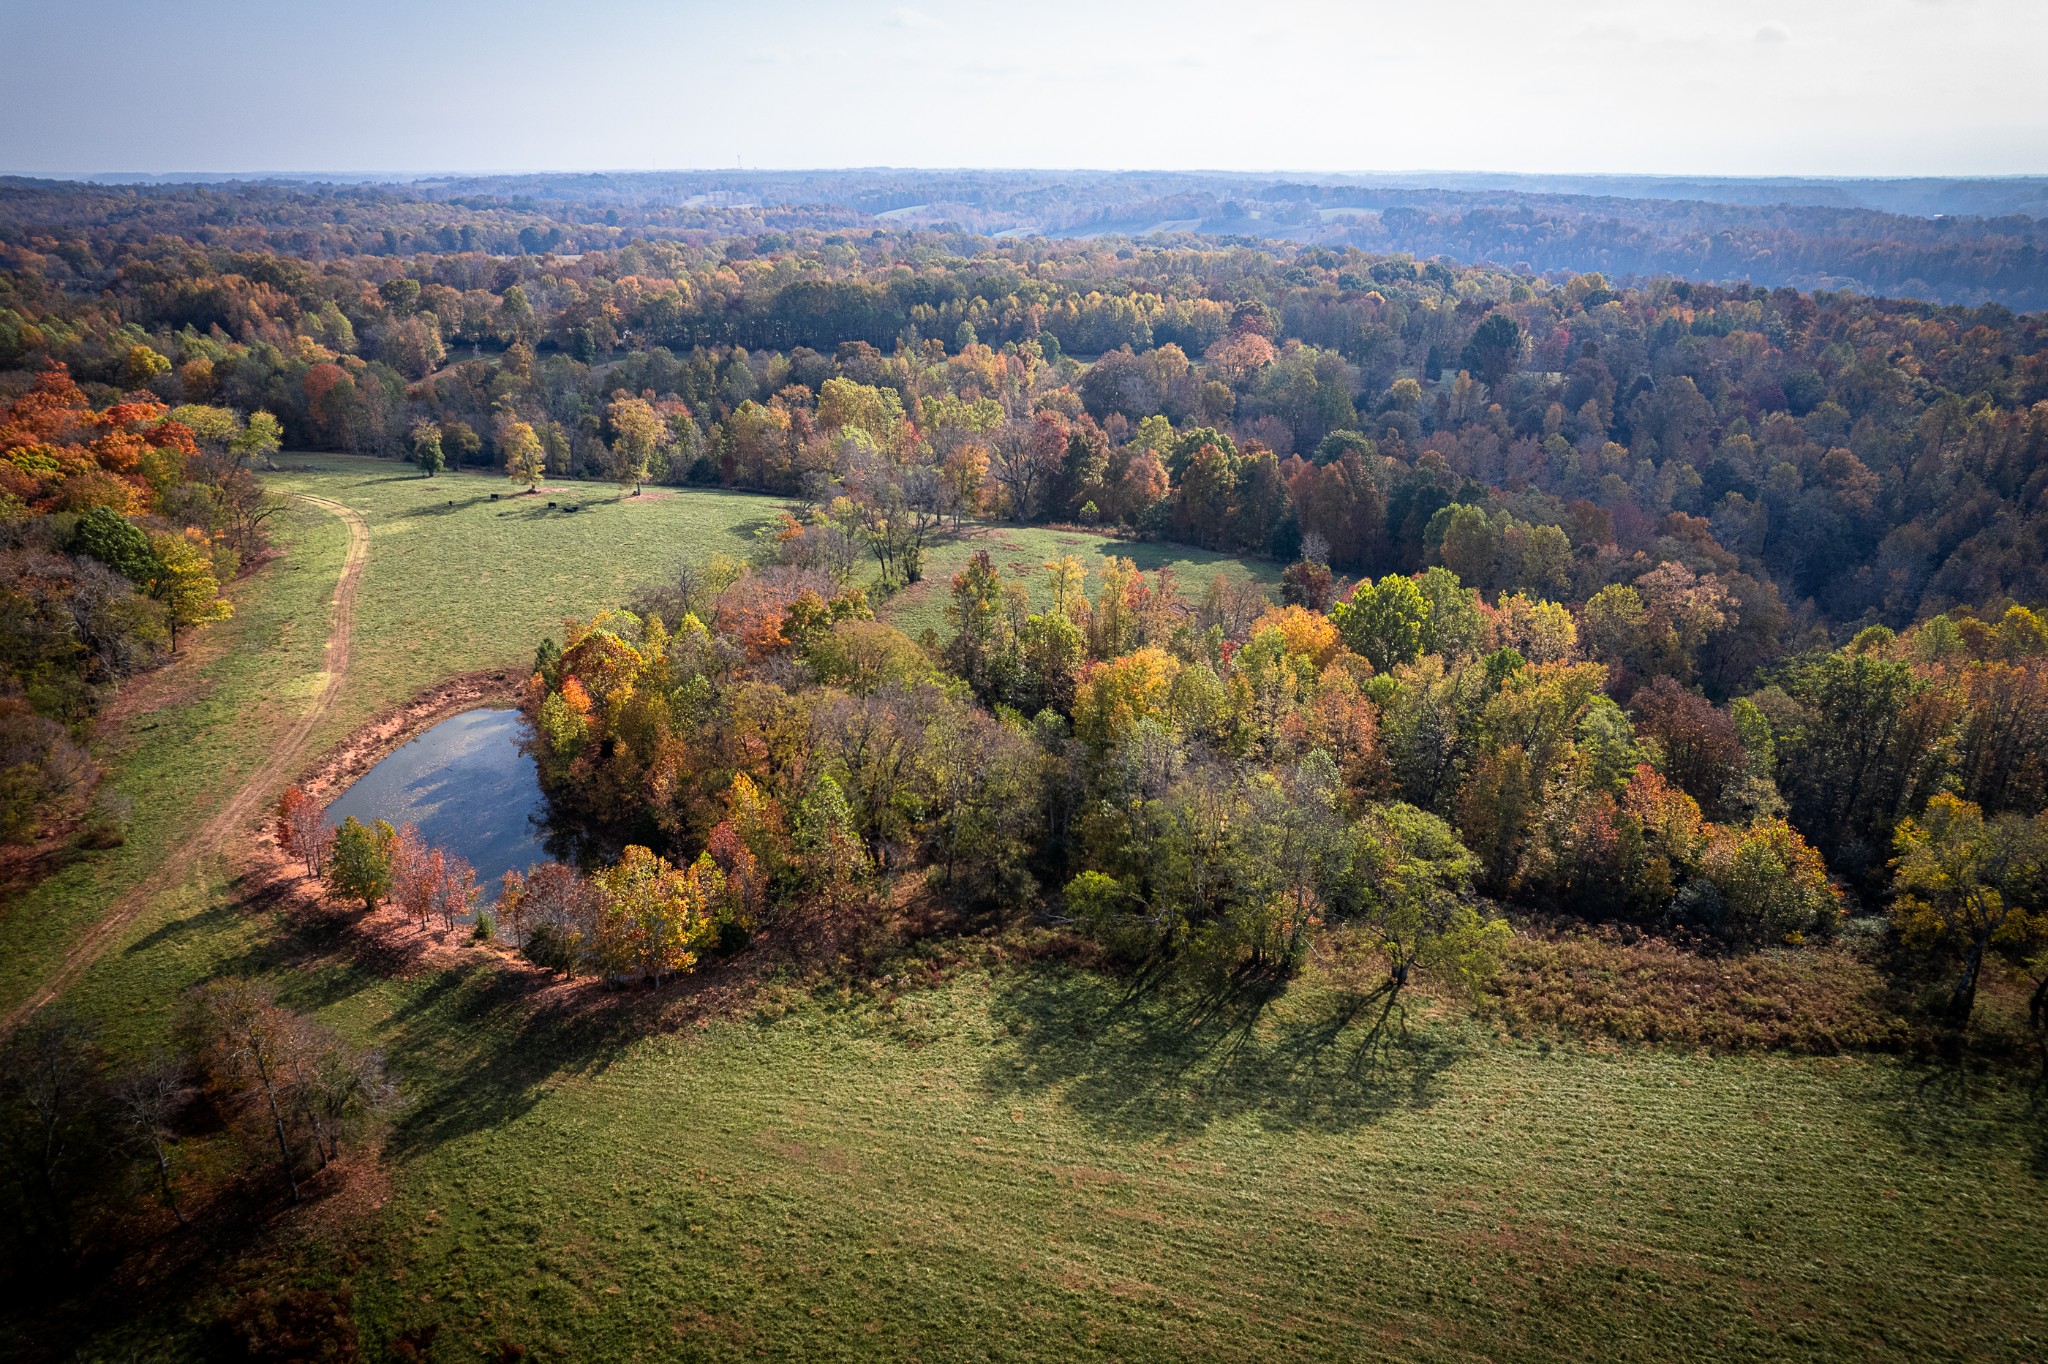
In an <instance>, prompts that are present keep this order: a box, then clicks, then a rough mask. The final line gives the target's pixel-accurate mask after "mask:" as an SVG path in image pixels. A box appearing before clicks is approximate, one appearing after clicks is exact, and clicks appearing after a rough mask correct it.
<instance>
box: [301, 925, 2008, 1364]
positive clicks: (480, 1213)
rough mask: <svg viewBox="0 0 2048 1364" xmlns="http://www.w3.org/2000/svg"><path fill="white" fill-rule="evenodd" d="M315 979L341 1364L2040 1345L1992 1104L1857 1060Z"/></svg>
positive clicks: (1005, 1001)
mask: <svg viewBox="0 0 2048 1364" xmlns="http://www.w3.org/2000/svg"><path fill="white" fill-rule="evenodd" d="M347 974H348V973H346V972H343V973H341V976H346V975H347ZM341 976H334V975H329V976H325V977H323V976H321V975H319V974H317V973H314V974H302V975H301V978H300V980H299V982H298V984H297V985H296V987H295V992H294V995H293V997H294V998H295V999H296V1001H297V1002H299V1003H300V1004H301V1005H302V1006H320V1007H325V1008H327V1009H328V1010H329V1011H330V1012H331V1013H334V1014H338V1015H340V1016H342V1017H344V1018H345V1019H346V1020H347V1022H348V1023H349V1025H350V1026H351V1027H352V1028H355V1029H359V1030H361V1032H362V1035H364V1036H365V1037H366V1038H368V1039H371V1040H375V1041H378V1042H379V1043H381V1044H382V1045H384V1046H386V1047H387V1048H388V1049H389V1051H390V1053H391V1055H392V1056H393V1057H394V1058H395V1059H396V1060H397V1062H398V1064H399V1065H400V1066H401V1068H402V1069H403V1070H404V1071H405V1073H406V1075H407V1080H408V1084H409V1085H410V1087H411V1089H412V1092H413V1094H414V1096H415V1105H414V1107H413V1108H412V1109H411V1111H410V1112H409V1113H408V1114H406V1115H405V1116H404V1117H403V1118H402V1119H401V1121H400V1122H399V1124H398V1127H397V1129H396V1131H395V1132H394V1134H393V1137H392V1141H391V1145H390V1148H389V1150H390V1155H391V1157H392V1160H393V1164H394V1167H395V1169H396V1172H397V1182H396V1184H395V1186H394V1187H393V1189H392V1191H391V1197H390V1201H389V1203H388V1204H387V1205H386V1207H385V1208H384V1210H383V1211H382V1213H381V1214H379V1216H378V1218H377V1220H376V1222H375V1224H374V1225H373V1227H372V1228H371V1229H370V1231H369V1235H368V1238H367V1245H366V1247H365V1248H364V1249H363V1250H362V1251H361V1252H360V1253H361V1254H362V1257H363V1258H362V1259H361V1261H360V1263H359V1265H358V1266H357V1267H355V1268H354V1269H352V1270H351V1271H348V1272H347V1275H346V1279H347V1282H348V1283H349V1284H350V1285H351V1287H352V1289H353V1292H354V1297H355V1308H356V1312H357V1319H358V1322H359V1325H360V1327H361V1329H362V1332H363V1334H364V1337H365V1339H366V1342H368V1343H369V1344H370V1345H371V1346H372V1347H373V1350H372V1353H373V1355H374V1354H378V1353H380V1352H381V1350H382V1349H384V1348H388V1347H389V1344H390V1342H392V1341H395V1340H400V1339H403V1340H407V1341H411V1342H423V1341H429V1340H431V1341H432V1349H431V1351H430V1357H432V1358H436V1359H471V1358H479V1357H490V1356H491V1355H492V1354H493V1353H494V1352H496V1351H498V1350H499V1349H500V1348H502V1346H503V1345H504V1344H506V1343H511V1344H516V1345H518V1346H521V1347H523V1348H524V1349H525V1350H527V1351H528V1352H529V1354H528V1356H527V1357H531V1358H577V1359H586V1358H588V1359H598V1358H602V1359H623V1358H739V1357H745V1356H755V1355H758V1354H761V1353H766V1354H767V1355H769V1356H771V1357H776V1358H802V1359H812V1358H858V1357H871V1358H908V1357H918V1358H927V1359H943V1358H994V1359H1070V1358H1127V1359H1128V1358H1188V1357H1202V1358H1225V1359H1254V1358H1275V1357H1281V1358H1328V1359H1340V1358H1341V1359H1359V1358H1384V1359H1397V1358H1399V1359H1432V1360H1433V1359H1444V1360H1451V1359H1474V1358H1490V1359H1584V1358H1604V1359H1670V1358H1681V1357H1682V1358H1696V1359H1709V1358H1711V1359H1781V1358H1821V1357H1837V1358H1894V1359H1932V1358H1957V1359H1961V1358H1971V1359H2026V1358H2038V1357H2039V1356H2040V1353H2041V1350H2042V1349H2043V1348H2044V1347H2048V1253H2044V1250H2043V1247H2042V1243H2041V1241H2040V1238H2039V1235H2038V1229H2039V1226H2040V1225H2041V1218H2042V1216H2043V1214H2044V1213H2048V1197H2044V1191H2043V1187H2042V1183H2041V1178H2040V1161H2041V1158H2042V1152H2041V1149H2040V1145H2039V1143H2040V1140H2041V1136H2040V1132H2039V1129H2038V1127H2036V1126H2030V1125H2029V1117H2028V1109H2027V1101H2026V1098H2025V1096H2024V1095H2023V1094H2021V1093H2019V1092H2017V1091H2013V1090H2008V1089H2006V1088H2003V1087H2002V1086H2001V1085H1999V1084H1996V1083H1990V1082H1985V1081H1973V1080H1970V1079H1968V1078H1967V1077H1959V1076H1956V1075H1951V1074H1944V1073H1940V1072H1932V1071H1925V1070H1919V1069H1915V1068H1912V1067H1909V1066H1907V1065H1906V1064H1904V1063H1900V1062H1897V1061H1893V1060H1890V1059H1883V1058H1853V1059H1842V1058H1788V1057H1742V1058H1733V1057H1713V1056H1708V1055H1705V1054H1692V1053H1681V1052H1673V1051H1668V1050H1652V1049H1629V1050H1623V1051H1612V1052H1608V1053H1605V1054H1599V1053H1594V1052H1589V1051H1587V1050H1585V1049H1582V1048H1576V1047H1550V1046H1536V1045H1517V1044H1509V1043H1503V1042H1501V1041H1499V1040H1498V1039H1496V1038H1493V1037H1490V1036H1487V1035H1485V1034H1483V1033H1480V1032H1477V1031H1475V1030H1473V1029H1472V1028H1471V1027H1470V1026H1469V1025H1467V1024H1463V1023H1460V1022H1458V1021H1456V1020H1455V1019H1450V1020H1432V1019H1430V1018H1427V1017H1424V1016H1421V1015H1420V1014H1418V1016H1416V1017H1415V1018H1413V1019H1412V1020H1411V1023H1412V1027H1411V1028H1410V1030H1408V1031H1406V1032H1404V1031H1402V1030H1401V1028H1400V1027H1399V1026H1398V1025H1397V1024H1395V1023H1393V1022H1391V1021H1390V1022H1389V1023H1388V1024H1387V1025H1386V1026H1384V1027H1380V1028H1378V1029H1375V1027H1374V1022H1375V1020H1376V1018H1377V1010H1376V1009H1374V1008H1365V1009H1360V1008H1358V1006H1357V1001H1356V1000H1355V999H1351V998H1349V997H1347V996H1345V995H1344V994H1342V993H1341V992H1339V991H1336V990H1334V989H1330V988H1324V987H1322V986H1320V985H1318V984H1317V982H1316V981H1314V980H1313V979H1311V980H1310V981H1308V982H1306V983H1305V984H1304V985H1302V986H1301V987H1299V988H1297V989H1296V990H1294V991H1291V992H1290V993H1289V994H1287V995H1286V996H1283V997H1282V998H1281V999H1280V1000H1279V1001H1278V1002H1277V1003H1275V1004H1273V1005H1271V1006H1270V1007H1268V1008H1266V1009H1264V1010H1254V1009H1252V1008H1251V1007H1250V1006H1248V1005H1245V1004H1241V1003H1231V1002H1228V1001H1225V1002H1220V1003H1219V1002H1218V1001H1216V1000H1214V999H1197V998H1194V997H1192V996H1187V995H1177V994H1171V993H1168V994H1151V995H1142V996H1137V997H1133V996H1131V995H1130V994H1128V992H1127V991H1126V989H1125V987H1124V986H1123V984H1122V983H1120V982H1118V981H1114V980H1111V979H1108V978H1105V977H1102V976H1099V975H1094V974H1089V973H1085V972H1080V971H1076V970H1073V969H1070V968H1066V967H1063V966H1060V965H1056V964H1043V963H1041V964H1029V965H1012V966H1001V965H998V966H995V967H992V968H987V969H984V968H979V967H975V968H969V969H964V970H960V971H958V972H956V973H954V974H953V975H951V976H950V977H948V978H946V979H945V980H944V981H943V982H942V983H939V984H937V985H935V986H931V987H928V988H915V989H908V990H905V991H903V992H902V993H900V994H898V993H895V992H894V991H893V990H890V989H887V988H884V989H881V990H878V991H862V990H839V991H821V992H817V993H807V992H796V991H791V992H789V993H787V994H786V996H785V997H783V998H782V999H780V1000H777V1001H775V1002H772V1003H770V1004H769V1005H768V1006H767V1007H765V1008H762V1009H760V1010H759V1011H757V1012H754V1013H751V1014H750V1015H748V1016H746V1017H742V1018H738V1019H732V1020H727V1021H720V1022H715V1023H712V1024H710V1025H708V1026H706V1027H703V1028H701V1029H695V1028H692V1029H686V1030H684V1031H683V1032H682V1033H681V1034H680V1035H670V1036H654V1037H638V1036H637V1033H636V1030H635V1029H634V1028H633V1027H632V1026H631V1025H630V1023H629V1022H626V1021H621V1020H616V1019H606V1018H604V1017H602V1016H597V1017H586V1018H583V1019H581V1020H578V1021H573V1022H572V1021H561V1020H557V1021H554V1022H550V1023H545V1024H537V1023H536V1022H534V1021H533V1020H531V1019H530V1018H528V1017H527V1016H526V1015H524V1014H523V1013H522V1012H521V1011H520V1010H519V1009H518V1008H517V1007H516V1006H515V1005H513V1004H512V1003H511V1002H510V1001H509V1000H508V999H507V998H506V997H505V996H504V995H503V994H502V993H500V992H499V991H497V990H495V989H494V988H493V987H492V986H491V984H490V982H489V981H488V979H486V978H485V977H484V976H482V975H469V976H459V977H443V978H440V979H437V980H433V981H423V982H418V983H414V984H411V985H408V986H404V987H394V986H391V985H389V984H385V983H376V984H367V985H363V986H361V987H358V986H356V985H353V984H351V983H349V982H347V981H346V980H344V979H342V978H341ZM323 1001H325V1002H324V1004H323ZM316 1277H318V1276H317V1274H316Z"/></svg>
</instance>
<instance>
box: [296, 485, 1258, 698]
mask: <svg viewBox="0 0 2048 1364" xmlns="http://www.w3.org/2000/svg"><path fill="white" fill-rule="evenodd" d="M283 462H284V463H285V464H286V465H288V466H292V467H293V468H294V469H296V470H302V471H303V470H313V471H316V472H289V473H283V474H278V475H274V476H272V478H271V479H270V483H271V486H272V487H274V488H276V489H278V490H279V491H281V492H309V493H315V494H318V495H319V496H321V497H328V498H332V499H334V500H335V501H338V502H341V503H344V504H346V505H348V506H350V507H353V508H355V509H356V510H358V511H360V512H362V513H363V515H364V516H365V517H366V518H367V519H368V521H369V523H370V534H371V545H370V562H369V566H368V568H367V569H366V570H365V577H364V580H363V592H362V598H361V603H360V605H359V607H358V616H357V626H356V631H357V642H356V663H355V666H356V667H357V668H359V669H360V670H361V671H360V674H359V675H358V676H356V677H353V678H351V679H350V683H349V687H348V694H347V696H345V697H344V704H343V706H342V708H341V709H342V710H343V711H344V712H347V713H348V714H350V715H353V716H354V717H355V718H356V719H360V718H361V716H362V715H363V714H365V713H368V711H369V710H374V709H375V708H376V707H377V706H379V705H384V704H389V702H390V701H391V700H393V699H396V698H398V697H401V696H404V695H406V694H409V693H410V692H412V691H415V690H418V689H419V688H421V687H423V686H425V685H426V684H427V683H429V682H431V681H433V680H434V679H435V678H437V677H440V676H443V675H445V674H448V673H455V672H464V671H467V670H469V669H473V668H485V667H493V666H497V665H500V664H506V663H525V662H526V661H528V660H529V659H530V658H531V657H532V654H533V649H534V646H535V645H536V644H538V643H539V642H540V639H541V637H542V636H543V635H548V634H553V635H556V636H559V635H560V633H561V626H562V618H563V617H564V616H570V615H578V614H582V615H588V614H590V613H591V612H594V611H597V610H599V609H601V608H603V607H605V606H610V605H615V604H617V603H618V602H620V601H622V600H624V599H625V598H626V597H629V596H631V595H632V593H633V592H634V590H635V589H637V588H639V587H642V586H645V585H647V584H650V583H655V582H659V581H662V580H664V579H667V578H669V577H670V576H672V575H673V574H674V573H675V571H676V569H677V568H679V567H680V566H681V565H682V564H684V563H686V562H690V561H692V560H699V559H703V558H705V557H707V556H709V555H711V554H714V553H719V552H723V553H727V554H745V553H747V552H748V550H749V549H750V548H751V547H752V544H753V536H754V533H755V532H756V531H758V530H760V529H761V528H763V527H765V526H767V525H768V524H769V523H770V522H771V521H772V520H773V518H774V515H775V512H776V510H777V509H778V508H779V507H780V506H782V503H781V501H780V500H779V499H776V498H770V497H761V496H754V495H750V494H746V493H731V492H722V491H711V490H704V489H672V488H660V489H653V488H650V489H649V490H648V491H647V492H646V493H645V494H644V495H643V496H641V497H638V498H634V497H622V496H621V495H620V493H619V491H618V489H616V488H614V487H612V486H611V485H609V484H601V483H576V484H569V485H567V486H566V487H565V488H564V489H563V490H562V491H560V492H553V493H549V494H546V495H545V496H540V497H523V496H516V495H515V494H514V489H513V485H511V484H510V483H508V482H507V481H506V480H505V479H503V478H497V477H490V476H486V475H483V474H442V475H439V476H437V477H435V478H432V479H423V478H421V477H419V476H418V475H417V474H416V473H414V472H413V471H412V468H411V466H410V465H405V464H398V463H395V462H393V461H391V460H379V459H352V458H349V457H347V456H343V455H304V456H297V455H289V456H285V457H284V458H283ZM493 493H497V494H499V500H498V501H495V502H493V501H492V500H491V494H493ZM549 501H554V502H556V503H559V504H564V505H566V504H570V503H574V504H575V505H577V506H580V507H582V508H583V510H581V511H579V512H576V513H574V514H565V513H564V512H562V511H560V510H559V509H558V510H555V511H549V510H548V507H547V504H548V502H549ZM981 549H986V550H988V551H989V553H990V555H991V556H992V557H993V558H994V560H995V562H996V564H997V566H998V567H999V568H1001V569H1002V570H1003V571H1004V573H1005V575H1006V576H1011V577H1017V578H1021V579H1023V580H1024V581H1025V583H1026V584H1027V586H1028V587H1030V588H1031V589H1032V590H1033V592H1034V594H1035V596H1036V598H1037V599H1039V600H1040V601H1041V602H1046V601H1049V600H1050V596H1049V594H1048V593H1047V591H1046V588H1045V583H1046V575H1045V573H1044V572H1043V571H1042V569H1041V565H1042V564H1044V562H1045V561H1046V560H1048V559H1052V558H1056V557H1059V556H1061V555H1067V554H1071V555H1074V556H1075V557H1077V558H1079V559H1080V560H1081V561H1082V562H1083V563H1085V564H1087V565H1088V566H1089V568H1090V570H1091V573H1092V572H1093V571H1094V570H1095V568H1096V567H1097V566H1098V565H1099V564H1100V563H1101V561H1102V560H1103V559H1104V558H1105V557H1107V556H1109V555H1112V554H1114V555H1121V556H1123V557H1125V558H1129V559H1133V560H1135V561H1136V563H1137V564H1138V566H1139V567H1140V568H1142V569H1144V570H1145V571H1147V572H1151V571H1153V570H1156V569H1162V568H1163V569H1166V570H1168V571H1169V572H1171V573H1172V574H1173V575H1174V576H1175V577H1176V578H1177V579H1178V580H1179V581H1180V583H1181V586H1182V590H1183V591H1184V592H1187V593H1189V594H1190V595H1192V596H1194V597H1196V598H1199V597H1200V596H1201V593H1202V591H1203V589H1204V588H1206V587H1207V585H1208V583H1209V580H1210V579H1211V578H1212V577H1214V576H1215V575H1217V574H1218V573H1221V574H1223V575H1225V576H1226V577H1229V578H1231V579H1234V580H1236V581H1239V582H1244V581H1251V580H1256V581H1259V582H1261V583H1263V584H1266V585H1267V586H1268V587H1269V588H1270V589H1272V590H1273V591H1275V592H1277V587H1275V586H1274V585H1275V584H1277V583H1278V581H1279V571H1278V568H1277V566H1275V565H1272V564H1246V563H1244V562H1243V561H1241V560H1237V559H1232V558H1229V557H1227V556H1224V555H1221V554H1210V553H1207V552H1205V551H1202V550H1197V549H1189V548H1186V547H1185V546H1179V545H1153V544H1137V543H1133V542H1130V541H1123V540H1115V539H1112V538H1110V537H1108V536H1103V535H1091V534H1087V533H1084V532H1077V531H1054V530H1046V529H1043V528H1036V527H1031V528H1026V527H1015V526H1001V527H973V528H970V529H969V530H968V531H967V533H965V534H964V535H961V536H959V537H957V538H947V539H944V540H942V541H941V542H940V543H939V544H937V545H936V546H935V547H934V549H933V551H932V553H931V555H930V557H929V560H928V563H927V566H926V573H925V580H924V581H923V582H922V583H919V584H917V585H915V586H913V587H911V588H909V589H907V590H905V591H903V592H901V593H899V594H897V595H896V596H894V597H892V598H889V599H886V600H878V605H879V607H880V613H881V615H882V616H883V618H884V619H887V620H889V621H892V622H893V623H895V624H897V625H898V626H900V627H902V628H903V629H904V630H905V631H907V632H908V633H910V634H911V635H913V636H914V635H916V634H918V633H919V632H920V631H922V630H924V629H926V628H930V629H933V630H937V631H939V632H940V633H942V634H943V633H944V631H945V608H946V602H947V583H948V582H949V581H950V580H951V578H952V575H953V574H955V573H957V572H958V571H959V570H960V569H961V568H962V567H964V566H965V564H966V562H967V560H968V558H969V556H971V555H972V554H973V553H974V552H975V551H977V550H981ZM861 572H862V574H863V575H864V581H868V582H869V583H870V585H872V578H873V576H874V565H873V563H872V562H863V564H862V565H861ZM1093 587H1094V583H1093V580H1092V578H1091V581H1090V590H1091V591H1092V590H1093ZM351 698H352V699H353V703H354V704H353V707H351V705H350V704H349V702H350V700H351ZM366 707H367V708H368V709H367V710H366V709H365V708H366ZM344 728H345V727H344Z"/></svg>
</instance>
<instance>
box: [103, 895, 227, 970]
mask: <svg viewBox="0 0 2048 1364" xmlns="http://www.w3.org/2000/svg"><path fill="white" fill-rule="evenodd" d="M238 917H239V914H238V913H237V911H236V908H235V902H234V901H233V900H231V899H224V898H222V899H215V900H213V901H212V902H211V903H209V904H208V905H207V907H206V908H205V909H202V910H200V911H198V912H197V913H196V914H187V915H185V916H184V917H183V918H179V919H166V920H164V922H162V923H160V924H158V925H157V926H156V927H155V928H152V929H151V930H150V931H149V932H147V933H145V934H143V935H142V936H141V937H139V938H137V939H136V940H135V941H134V942H132V943H130V944H128V946H127V947H126V948H124V949H122V951H123V953H124V955H127V956H131V957H132V956H138V955H140V954H142V953H144V952H148V951H151V950H152V949H155V948H158V947H161V946H163V945H164V944H165V943H169V942H176V941H178V940H179V939H180V938H187V937H190V936H192V935H193V934H195V933H213V932H218V931H219V930H220V929H221V928H223V927H225V926H226V925H227V924H228V923H229V922H231V921H232V920H234V919H236V918H238Z"/></svg>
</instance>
